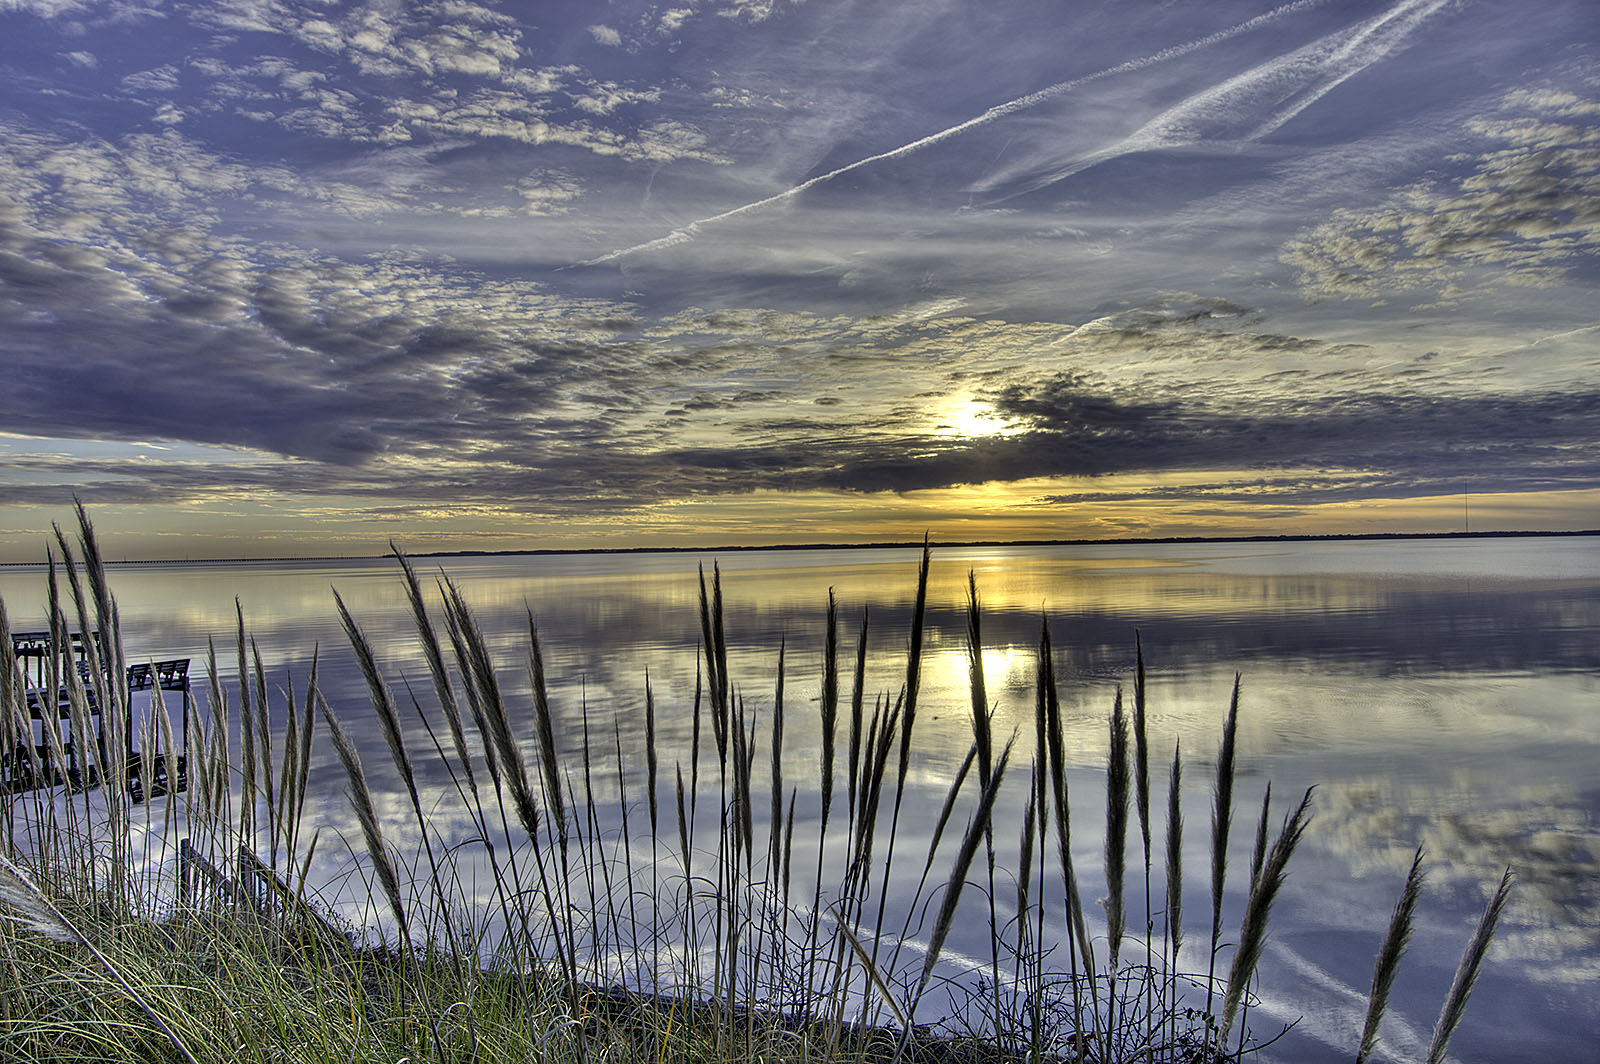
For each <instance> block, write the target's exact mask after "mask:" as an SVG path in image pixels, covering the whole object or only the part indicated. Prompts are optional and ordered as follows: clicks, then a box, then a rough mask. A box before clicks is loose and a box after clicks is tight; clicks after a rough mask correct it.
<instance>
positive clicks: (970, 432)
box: [934, 399, 1022, 439]
mask: <svg viewBox="0 0 1600 1064" xmlns="http://www.w3.org/2000/svg"><path fill="white" fill-rule="evenodd" d="M934 416H935V418H936V419H937V421H936V423H935V425H934V432H935V433H936V434H937V435H940V436H948V437H954V438H958V439H977V438H981V437H985V436H1015V435H1016V434H1017V433H1019V432H1021V431H1022V429H1021V427H1020V426H1018V425H1016V424H1015V423H1013V422H1012V421H1011V420H1010V419H1009V418H1007V417H1006V416H1005V415H1004V414H1002V413H1000V412H999V411H997V410H995V408H994V407H992V406H990V405H989V404H988V403H985V402H982V401H980V400H977V399H954V400H951V401H950V402H949V403H948V404H946V405H945V406H942V407H940V408H938V409H937V410H936V411H935V412H934Z"/></svg>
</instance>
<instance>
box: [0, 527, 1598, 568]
mask: <svg viewBox="0 0 1600 1064" xmlns="http://www.w3.org/2000/svg"><path fill="white" fill-rule="evenodd" d="M1569 536H1600V528H1588V529H1581V530H1578V531H1575V532H1551V531H1545V530H1541V529H1520V530H1519V529H1504V530H1499V531H1487V532H1324V533H1304V534H1285V535H1265V534H1258V535H1247V536H1120V537H1116V538H1113V539H964V540H950V541H941V542H939V543H936V544H932V545H931V546H932V549H933V550H957V549H963V548H970V547H1099V546H1117V545H1118V544H1127V545H1129V546H1148V545H1151V544H1174V545H1181V544H1185V543H1196V544H1204V543H1323V542H1335V543H1342V542H1347V541H1348V542H1360V541H1364V540H1413V539H1532V538H1543V539H1550V538H1563V537H1569ZM923 546H924V541H922V540H880V541H875V542H871V543H826V542H816V543H757V544H723V545H720V546H718V545H713V546H688V547H674V546H664V547H527V548H521V549H514V550H441V551H417V552H407V554H406V557H408V558H503V557H504V558H515V557H523V556H544V555H576V554H736V553H752V552H760V551H803V550H918V549H920V548H922V547H923ZM395 557H396V555H395V552H394V551H393V550H390V551H387V552H385V553H382V554H327V555H307V556H304V557H300V556H294V555H284V556H281V557H273V558H121V559H109V558H108V559H106V560H105V562H104V564H106V565H110V566H120V565H237V564H242V563H263V562H353V561H378V560H381V559H385V558H388V559H393V558H395ZM47 567H48V562H0V569H45V568H47Z"/></svg>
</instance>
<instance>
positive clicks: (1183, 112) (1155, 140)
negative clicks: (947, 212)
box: [976, 0, 1450, 199]
mask: <svg viewBox="0 0 1600 1064" xmlns="http://www.w3.org/2000/svg"><path fill="white" fill-rule="evenodd" d="M1449 3H1450V0H1401V2H1400V3H1398V4H1396V5H1395V6H1394V7H1392V8H1390V9H1389V10H1387V11H1385V12H1383V13H1382V14H1380V15H1376V16H1374V17H1373V18H1370V19H1368V20H1366V21H1365V22H1361V23H1358V24H1357V25H1355V26H1352V27H1350V28H1348V29H1344V30H1340V31H1338V32H1336V33H1330V34H1328V35H1327V36H1326V37H1323V38H1321V39H1319V40H1316V41H1313V42H1312V43H1311V44H1308V45H1306V46H1305V47H1303V48H1299V49H1297V50H1295V51H1293V52H1289V53H1287V54H1285V55H1281V56H1278V57H1277V58H1276V59H1272V60H1269V61H1268V62H1265V63H1262V64H1261V65H1260V66H1257V67H1254V68H1252V69H1250V70H1247V71H1245V72H1244V73H1243V74H1239V75H1237V76H1235V77H1232V78H1229V79H1228V80H1227V81H1224V82H1222V83H1221V84H1218V85H1214V86H1212V87H1211V88H1209V89H1206V90H1205V91H1203V92H1198V93H1196V94H1194V95H1193V96H1190V97H1189V98H1188V99H1186V100H1184V101H1183V102H1182V103H1179V104H1177V105H1175V106H1173V107H1170V108H1168V109H1167V110H1165V111H1163V112H1162V113H1161V114H1159V115H1157V116H1156V117H1155V118H1152V119H1151V120H1150V121H1149V122H1146V123H1145V124H1144V125H1143V126H1142V127H1141V128H1140V129H1139V130H1138V131H1136V132H1134V133H1133V134H1131V135H1130V136H1128V137H1126V138H1124V139H1123V140H1120V141H1118V142H1117V143H1115V144H1112V145H1110V146H1109V147H1105V148H1101V149H1100V150H1098V151H1095V152H1091V153H1090V154H1088V155H1084V156H1081V157H1079V158H1077V159H1074V160H1072V161H1071V162H1069V163H1066V164H1065V165H1062V166H1059V167H1057V168H1055V169H1053V170H1051V171H1049V172H1046V173H1040V174H1035V175H1033V176H1032V177H1031V178H1029V179H1028V180H1027V181H1026V182H1024V183H1023V184H1022V185H1021V186H1020V187H1019V188H1016V189H1014V190H1013V191H1011V192H1010V193H1008V194H1007V195H1005V196H1003V197H1001V198H1002V199H1010V198H1012V197H1014V196H1019V195H1022V194H1024V193H1027V192H1033V191H1036V190H1037V189H1041V188H1044V187H1045V186H1046V185H1051V184H1054V183H1056V182H1057V181H1063V180H1065V179H1066V178H1069V177H1072V176H1073V175H1075V174H1080V173H1082V172H1083V171H1085V170H1087V169H1089V168H1090V167H1091V166H1098V165H1099V164H1101V163H1103V162H1106V161H1107V160H1110V159H1116V158H1120V157H1121V156H1124V155H1131V154H1133V153H1135V152H1141V151H1152V150H1155V149H1158V148H1177V147H1184V146H1188V145H1195V144H1203V143H1207V142H1218V143H1225V142H1236V143H1244V142H1248V141H1254V140H1259V139H1260V138H1262V137H1264V136H1266V135H1267V134H1269V133H1272V132H1274V131H1275V130H1277V129H1279V128H1281V127H1282V126H1284V125H1285V124H1287V123H1288V122H1289V121H1290V120H1291V119H1292V118H1294V116H1295V115H1298V114H1299V113H1300V112H1301V111H1304V110H1305V109H1306V108H1307V107H1310V106H1311V105H1312V104H1313V103H1316V102H1317V101H1318V100H1320V99H1322V98H1323V97H1324V96H1326V95H1327V94H1328V93H1330V92H1332V91H1333V90H1334V89H1335V88H1337V87H1338V86H1340V85H1342V84H1344V83H1345V82H1346V81H1348V80H1349V79H1350V78H1352V77H1354V76H1355V75H1356V74H1359V73H1360V72H1361V71H1363V70H1365V69H1366V68H1367V67H1369V66H1371V65H1372V64H1373V63H1376V62H1378V61H1379V60H1381V59H1385V58H1387V57H1388V56H1389V55H1391V54H1392V53H1393V52H1394V51H1395V50H1396V49H1397V48H1400V47H1401V46H1403V45H1404V44H1405V43H1406V42H1407V41H1408V40H1409V39H1410V37H1411V35H1412V33H1414V32H1415V31H1416V30H1417V29H1418V28H1419V27H1420V26H1421V25H1422V24H1423V23H1424V22H1425V21H1427V19H1429V18H1430V17H1432V16H1433V15H1434V14H1435V13H1437V12H1438V11H1440V10H1441V9H1443V8H1444V7H1445V6H1446V5H1447V4H1449ZM1275 97H1276V99H1274V98H1275ZM1252 99H1260V100H1261V101H1262V102H1263V103H1264V104H1267V105H1268V106H1270V107H1271V109H1272V113H1271V114H1269V115H1268V116H1267V117H1266V118H1265V119H1259V120H1257V121H1256V122H1254V123H1252V125H1253V128H1251V129H1249V130H1248V131H1245V130H1244V129H1242V128H1238V127H1240V126H1241V124H1242V121H1243V116H1245V115H1247V114H1248V113H1249V111H1250V110H1251V106H1252V105H1251V101H1252ZM1003 183H1004V180H1003V179H999V178H995V179H991V180H989V181H987V182H985V183H983V184H980V185H978V186H976V191H979V192H987V191H992V190H994V189H995V188H997V187H998V186H1000V185H1001V184H1003Z"/></svg>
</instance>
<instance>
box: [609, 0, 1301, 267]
mask: <svg viewBox="0 0 1600 1064" xmlns="http://www.w3.org/2000/svg"><path fill="white" fill-rule="evenodd" d="M1326 2H1327V0H1294V2H1293V3H1288V4H1283V5H1282V6H1280V7H1275V8H1273V9H1272V10H1271V11H1267V12H1263V13H1262V14H1260V15H1257V16H1255V17H1254V18H1250V19H1246V20H1245V21H1243V22H1240V23H1238V24H1237V25H1233V26H1229V27H1228V28H1227V29H1224V30H1218V31H1217V32H1216V33H1212V34H1208V35H1206V36H1204V37H1201V38H1199V39H1197V40H1193V41H1190V42H1188V43H1187V44H1175V45H1173V46H1172V47H1170V48H1163V49H1162V50H1161V51H1159V52H1154V53H1152V54H1150V55H1147V56H1141V57H1140V58H1138V59H1130V60H1128V61H1127V62H1126V63H1119V64H1118V65H1116V66H1114V67H1107V68H1106V69H1104V70H1098V71H1095V72H1094V73H1093V74H1085V75H1084V76H1083V77H1081V78H1073V79H1072V80H1071V81H1062V82H1057V83H1056V84H1054V85H1051V86H1049V87H1048V88H1043V89H1040V90H1039V91H1037V92H1030V93H1029V94H1028V95H1026V96H1019V97H1017V98H1016V99H1014V100H1009V101H1007V102H1006V103H1002V104H996V105H995V106H993V107H991V108H989V109H988V110H987V111H985V112H983V113H982V114H980V115H978V116H977V117H976V118H969V119H967V120H966V121H965V122H961V123H958V124H956V125H953V126H950V127H949V128H947V129H941V130H940V131H939V132H937V133H930V134H928V135H927V136H925V137H922V138H920V139H918V140H914V141H911V142H910V143H909V144H902V145H901V146H900V147H898V148H891V149H890V150H889V151H886V152H880V153H878V154H877V155H869V156H867V157H866V158H865V159H858V160H856V161H855V162H853V163H849V164H847V165H845V166H841V167H839V168H838V169H837V170H830V171H828V172H827V173H825V174H818V175H817V176H816V177H813V178H809V179H807V180H805V181H802V182H801V183H800V184H798V185H795V186H794V187H793V188H790V189H785V190H784V191H782V192H779V193H777V194H775V195H772V196H768V197H767V198H766V199H759V200H755V201H754V202H751V203H746V204H744V205H743V206H740V207H734V208H733V209H731V210H726V211H723V212H722V213H721V214H713V215H711V216H710V217H707V218H701V219H698V220H697V221H693V222H690V223H689V224H688V225H685V226H684V227H682V228H681V229H674V230H673V231H672V232H670V233H668V234H667V235H666V236H663V237H658V238H657V239H655V240H648V241H646V242H645V243H643V244H635V245H633V246H632V247H626V248H621V249H619V250H617V251H609V252H607V253H606V254H604V255H601V256H600V257H599V258H594V259H588V260H586V261H584V262H580V263H578V265H579V266H597V265H599V264H600V263H603V262H611V261H612V260H614V259H620V258H623V257H625V256H628V255H632V254H635V253H637V252H640V251H658V250H660V249H662V248H669V247H672V246H674V245H677V244H682V243H684V242H685V241H688V240H691V239H693V238H694V236H695V235H696V234H697V233H699V232H700V230H701V228H702V227H704V226H707V225H713V224H715V223H717V222H723V221H727V220H728V219H729V218H737V217H738V216H739V215H741V214H750V213H751V212H753V211H759V210H761V209H762V208H763V207H770V206H772V205H773V204H775V203H782V202H783V201H785V200H790V199H793V198H794V197H796V196H798V195H800V194H801V193H802V192H805V191H806V190H807V189H811V188H815V187H816V186H818V185H820V184H822V183H824V182H826V181H832V180H833V179H834V178H836V177H842V176H844V175H845V174H848V173H851V172H853V171H855V170H859V169H861V168H862V167H863V166H871V165H872V164H873V163H881V162H886V161H888V160H890V159H901V158H904V157H905V156H907V155H910V154H912V153H913V152H919V151H921V150H922V149H923V148H929V147H932V146H933V145H935V144H939V143H942V142H943V141H946V140H949V139H950V138H951V137H957V136H960V135H961V134H963V133H965V132H967V131H968V130H972V129H977V128H979V127H980V126H986V125H989V124H990V123H991V122H996V121H998V120H1000V119H1002V118H1004V117H1006V116H1007V115H1012V114H1016V113H1017V112H1018V111H1025V110H1027V109H1028V108H1030V107H1037V106H1038V105H1039V104H1041V103H1044V102H1046V101H1048V100H1053V99H1055V98H1056V97H1058V96H1062V95H1064V94H1066V93H1069V92H1071V91H1072V90H1074V89H1077V88H1080V87H1082V86H1084V85H1087V84H1089V83H1090V82H1092V81H1099V80H1101V79H1102V78H1109V77H1113V76H1115V75H1117V74H1126V73H1128V72H1129V71H1133V70H1140V69H1143V68H1144V67H1147V66H1153V65H1155V64H1156V63H1164V62H1166V61H1167V60H1169V59H1176V58H1178V57H1179V56H1182V55H1188V54H1189V53H1190V52H1194V51H1198V50H1200V49H1201V48H1206V47H1209V46H1210V45H1213V44H1218V43H1220V42H1222V41H1225V40H1228V39H1229V38H1232V37H1237V36H1239V35H1240V34H1244V33H1249V32H1250V31H1251V30H1253V29H1257V28H1259V27H1261V26H1264V25H1266V24H1267V23H1269V22H1273V21H1276V20H1277V19H1280V18H1283V17H1284V16H1286V15H1293V14H1297V13H1299V12H1301V11H1305V10H1308V9H1310V8H1313V7H1319V6H1321V5H1322V4H1324V3H1326Z"/></svg>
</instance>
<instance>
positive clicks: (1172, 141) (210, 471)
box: [0, 0, 1600, 561]
mask: <svg viewBox="0 0 1600 1064" xmlns="http://www.w3.org/2000/svg"><path fill="white" fill-rule="evenodd" d="M0 78H3V85H4V90H3V94H0V193H3V194H0V561H37V560H40V559H42V557H43V556H44V552H45V544H46V536H47V533H48V531H49V528H50V524H51V522H52V521H59V522H61V523H62V524H63V525H64V526H69V525H70V521H71V517H72V510H71V508H72V504H73V500H74V499H75V498H76V499H81V500H82V501H83V503H84V504H85V505H86V506H87V507H88V508H89V510H90V513H91V515H92V516H93V517H94V519H95V522H96V525H97V528H98V529H99V531H100V535H101V537H102V539H103V541H104V544H105V549H106V551H107V554H108V556H110V557H112V558H117V557H130V558H134V557H137V558H200V557H261V556H267V557H278V556H305V555H343V554H374V553H379V552H381V551H383V550H384V549H386V548H387V545H388V543H389V541H391V540H393V541H395V542H397V543H398V544H400V545H401V546H402V547H403V548H404V549H407V550H410V551H412V552H416V553H421V552H425V551H428V550H500V549H518V548H551V547H557V548H562V547H566V548H570V547H637V546H686V545H697V544H698V545H705V544H761V543H796V542H820V541H826V542H842V543H850V542H864V541H881V540H911V539H920V538H921V537H922V535H923V534H924V533H928V534H929V535H931V536H932V537H933V538H934V540H935V541H938V540H941V539H942V540H946V541H951V540H1004V539H1018V538H1023V539H1038V538H1045V539H1048V538H1101V537H1139V536H1188V535H1244V534H1256V533H1265V534H1280V533H1281V534H1296V533H1363V532H1436V531H1460V530H1462V529H1464V528H1471V529H1473V530H1479V531H1481V530H1488V529H1495V528H1500V529H1546V530H1577V529H1589V528H1596V527H1600V298H1596V289H1597V282H1600V257H1597V251H1600V7H1597V6H1596V5H1595V4H1594V3H1593V0H1539V2H1532V3H1517V4H1507V3H1503V2H1499V0H1381V2H1379V0H1374V2H1366V0H1297V2H1289V3H1282V4H1273V3H1270V2H1265V0H1204V2H1201V0H1104V2H1092V0H1086V2H1074V3H1064V2H1061V0H986V2H984V3H981V4H980V3H975V2H970V0H967V2H947V0H918V2H915V3H912V2H890V0H803V2H801V0H669V2H667V3H641V2H613V3H604V2H594V0H590V2H585V3H522V4H514V3H502V4H500V5H498V6H496V5H492V4H488V3H473V2H466V0H435V2H419V3H395V2H376V3H338V2H334V0H197V2H184V0H0Z"/></svg>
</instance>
